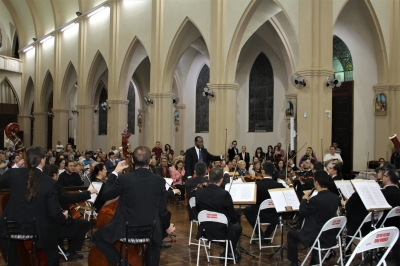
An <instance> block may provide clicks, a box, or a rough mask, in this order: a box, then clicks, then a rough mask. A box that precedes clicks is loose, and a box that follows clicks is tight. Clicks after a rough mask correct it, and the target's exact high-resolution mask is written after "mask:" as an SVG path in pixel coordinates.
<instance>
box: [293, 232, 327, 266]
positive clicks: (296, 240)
mask: <svg viewBox="0 0 400 266" xmlns="http://www.w3.org/2000/svg"><path fill="white" fill-rule="evenodd" d="M287 241H288V260H290V261H291V262H292V263H298V261H299V251H298V244H299V243H300V232H298V231H290V232H289V233H288V235H287ZM321 257H322V256H321ZM311 261H312V262H313V263H318V262H319V255H318V251H317V250H313V251H312V253H311Z"/></svg>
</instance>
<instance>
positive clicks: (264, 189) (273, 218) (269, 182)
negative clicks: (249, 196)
mask: <svg viewBox="0 0 400 266" xmlns="http://www.w3.org/2000/svg"><path fill="white" fill-rule="evenodd" d="M256 185H257V201H256V204H254V205H250V206H249V207H247V208H248V209H249V211H251V216H253V217H256V216H257V214H258V209H259V208H260V205H261V203H262V202H263V201H264V200H266V199H270V198H271V196H270V195H269V192H268V189H274V188H284V186H283V185H282V184H281V183H278V182H276V181H274V180H273V179H272V178H264V179H262V180H257V181H256ZM260 219H261V222H263V223H273V224H276V223H278V221H279V215H278V213H277V212H276V210H275V209H274V208H271V209H266V210H263V211H261V212H260Z"/></svg>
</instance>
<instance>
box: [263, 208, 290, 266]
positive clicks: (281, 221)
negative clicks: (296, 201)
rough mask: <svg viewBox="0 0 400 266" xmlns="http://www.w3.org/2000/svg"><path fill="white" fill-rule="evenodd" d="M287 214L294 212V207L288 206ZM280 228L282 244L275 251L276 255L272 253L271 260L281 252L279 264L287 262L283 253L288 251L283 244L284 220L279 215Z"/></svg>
mask: <svg viewBox="0 0 400 266" xmlns="http://www.w3.org/2000/svg"><path fill="white" fill-rule="evenodd" d="M286 210H287V212H292V211H294V210H293V209H292V207H290V206H288V207H286ZM279 227H280V228H281V244H280V245H279V247H278V248H277V250H275V251H274V253H272V254H271V255H270V256H269V258H272V256H274V255H275V254H276V253H278V252H279V257H278V263H279V262H284V261H285V260H284V259H283V251H284V250H286V251H287V250H288V249H287V247H286V246H285V245H284V244H283V228H284V227H283V218H282V214H280V215H279Z"/></svg>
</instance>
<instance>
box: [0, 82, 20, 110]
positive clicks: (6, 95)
mask: <svg viewBox="0 0 400 266" xmlns="http://www.w3.org/2000/svg"><path fill="white" fill-rule="evenodd" d="M4 83H6V84H7V85H8V86H7V87H8V88H9V90H10V91H8V90H4V88H3V86H1V85H2V84H4ZM0 86H1V90H0V103H10V104H17V105H18V110H20V108H21V105H20V101H19V98H18V94H17V93H16V91H15V88H14V86H13V85H12V83H11V81H10V80H9V79H8V78H7V77H5V78H4V79H3V80H2V81H1V82H0ZM11 94H12V95H11ZM12 96H13V97H12ZM13 98H14V101H13ZM8 100H10V102H8ZM5 101H7V102H5Z"/></svg>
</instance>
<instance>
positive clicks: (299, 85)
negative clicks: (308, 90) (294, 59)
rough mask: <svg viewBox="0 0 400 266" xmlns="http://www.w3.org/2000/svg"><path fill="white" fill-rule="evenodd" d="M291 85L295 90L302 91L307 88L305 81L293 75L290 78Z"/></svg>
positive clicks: (297, 75)
mask: <svg viewBox="0 0 400 266" xmlns="http://www.w3.org/2000/svg"><path fill="white" fill-rule="evenodd" d="M292 83H293V86H295V87H296V89H302V88H304V87H305V86H307V83H306V80H305V79H304V78H303V77H302V76H301V75H299V74H294V75H293V76H292Z"/></svg>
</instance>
